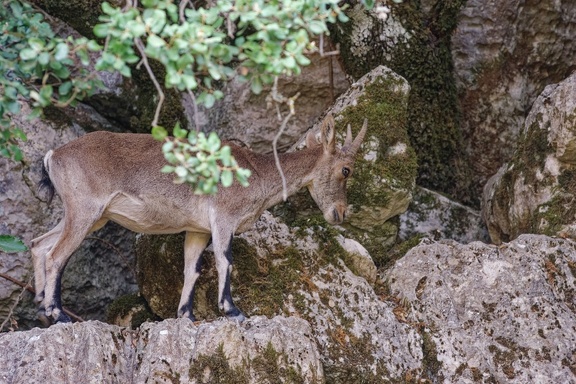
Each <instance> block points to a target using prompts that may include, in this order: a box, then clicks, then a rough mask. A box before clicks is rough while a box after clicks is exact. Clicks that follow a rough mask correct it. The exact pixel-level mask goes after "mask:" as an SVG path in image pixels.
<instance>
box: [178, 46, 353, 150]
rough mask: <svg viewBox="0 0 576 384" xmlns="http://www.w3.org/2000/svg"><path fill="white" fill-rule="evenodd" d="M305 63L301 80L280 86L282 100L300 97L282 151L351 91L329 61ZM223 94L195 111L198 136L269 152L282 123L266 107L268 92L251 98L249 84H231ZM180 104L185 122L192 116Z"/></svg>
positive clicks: (280, 144) (314, 59)
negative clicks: (207, 134) (202, 133)
mask: <svg viewBox="0 0 576 384" xmlns="http://www.w3.org/2000/svg"><path fill="white" fill-rule="evenodd" d="M326 49H327V50H329V49H328V48H326ZM309 59H310V60H311V63H310V65H308V66H306V67H303V68H302V72H301V74H300V75H298V76H290V77H288V76H281V77H280V78H279V80H278V92H279V93H280V94H282V95H283V96H285V97H292V96H294V95H296V93H299V96H298V98H297V99H296V101H295V103H294V108H295V111H296V114H295V115H294V116H293V117H291V118H290V120H289V121H288V123H287V125H286V127H285V129H284V133H283V135H282V136H281V137H280V138H279V140H278V148H280V149H281V150H285V149H287V148H288V147H290V146H291V145H292V144H293V143H294V142H295V141H296V140H298V139H299V138H300V137H301V136H302V134H303V133H304V132H306V131H307V130H308V129H309V128H310V127H311V126H312V125H313V124H314V122H316V121H317V120H318V118H319V117H320V116H321V115H322V114H323V113H324V111H325V110H326V108H328V107H329V106H330V105H331V104H332V103H333V102H334V100H335V98H336V97H338V96H339V95H340V94H342V93H343V92H344V91H346V90H347V89H348V87H349V85H350V83H349V82H348V80H347V79H346V76H345V74H344V72H343V71H342V69H341V68H340V66H339V65H338V63H337V61H336V60H335V59H334V57H333V56H324V57H322V56H320V55H319V54H312V55H310V56H309ZM222 91H223V92H224V98H223V99H222V100H220V101H217V102H216V104H215V105H214V107H212V108H211V109H208V110H207V109H205V108H202V107H200V108H199V109H198V110H199V114H198V118H199V121H200V123H201V124H202V127H201V128H202V130H203V131H205V132H211V131H216V132H218V134H219V135H220V137H222V138H223V139H233V140H236V141H239V142H241V143H243V144H245V145H247V146H249V147H250V149H252V150H254V151H256V152H260V153H269V152H272V141H273V140H274V137H275V136H276V134H277V133H278V131H279V129H280V126H281V120H279V118H278V114H277V112H276V108H275V107H274V106H273V105H268V98H269V94H270V91H271V87H270V86H267V87H264V89H263V90H262V92H261V93H260V94H259V95H255V94H253V93H252V91H251V90H250V85H249V84H248V83H245V82H240V81H238V80H231V81H229V82H228V83H226V85H225V86H224V87H223V89H222ZM184 100H185V106H186V108H187V114H188V116H194V109H193V108H192V107H191V105H190V103H189V100H188V98H187V97H184ZM287 112H288V108H287V107H286V106H282V107H281V113H282V119H283V118H284V116H286V114H287ZM190 120H191V121H193V118H190Z"/></svg>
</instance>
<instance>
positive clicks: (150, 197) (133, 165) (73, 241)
mask: <svg viewBox="0 0 576 384" xmlns="http://www.w3.org/2000/svg"><path fill="white" fill-rule="evenodd" d="M366 125H367V123H366V121H365V122H364V126H363V127H362V130H361V131H360V133H359V134H358V136H357V137H356V139H355V140H352V134H351V132H350V127H348V134H347V137H346V141H345V143H344V146H343V147H342V148H341V149H337V148H336V142H335V132H334V120H333V119H332V117H331V116H328V117H327V118H326V119H325V120H324V122H323V124H322V129H321V140H320V141H321V142H320V143H318V142H317V141H316V140H315V139H314V137H313V135H308V137H307V140H306V143H307V148H306V149H304V150H302V151H298V152H293V153H286V154H282V155H280V162H281V164H282V168H283V170H284V173H285V175H286V182H287V189H288V194H289V195H291V194H294V193H295V192H297V191H298V190H299V189H300V188H302V187H304V186H306V187H308V189H309V190H310V193H311V194H312V197H313V198H314V201H315V202H316V203H317V204H318V206H319V207H320V209H321V210H322V212H323V214H324V217H325V218H326V221H328V222H329V223H331V224H339V223H341V222H342V221H343V220H344V218H345V217H346V207H347V203H346V181H347V179H348V178H349V177H350V176H351V175H352V171H353V166H354V158H355V155H356V152H357V151H358V148H359V147H360V144H361V143H362V140H363V138H364V135H365V133H366ZM229 145H230V147H231V148H232V153H233V155H234V157H235V158H236V161H237V162H238V164H239V165H240V166H241V167H243V168H248V169H250V170H251V171H252V176H251V177H250V180H249V181H250V186H249V187H246V188H244V187H242V186H240V185H239V184H237V183H234V184H233V185H232V186H231V187H229V188H220V189H219V191H218V193H217V194H216V195H214V196H199V195H195V194H194V192H193V189H192V188H190V187H189V186H187V185H182V184H180V185H179V184H174V183H173V182H172V176H171V175H167V174H163V173H162V172H160V170H161V169H162V167H163V166H164V165H165V164H166V160H165V159H164V157H163V154H162V150H161V146H162V143H160V142H158V141H156V140H154V139H153V138H152V137H151V136H150V135H144V134H119V133H110V132H94V133H89V134H87V135H85V136H83V137H81V138H79V139H76V140H74V141H72V142H70V143H68V144H66V145H64V146H62V147H60V148H58V149H56V150H54V151H50V152H48V153H47V154H46V156H45V158H44V168H45V170H46V172H45V177H44V178H43V181H42V183H43V184H44V185H46V186H48V187H49V188H50V189H51V190H52V192H53V191H54V190H55V191H56V192H57V193H58V195H59V196H60V198H61V199H62V203H63V206H64V218H63V219H62V220H61V221H60V222H59V223H58V225H56V227H54V228H53V229H52V230H51V231H50V232H48V233H46V234H44V235H42V236H40V237H38V238H36V239H34V240H33V241H32V256H33V260H34V277H35V285H36V293H37V295H36V300H37V302H38V303H39V307H40V308H39V312H40V317H41V318H42V319H44V320H46V321H48V322H50V323H53V322H67V321H70V319H69V318H68V316H67V315H66V314H64V312H63V311H62V304H61V295H60V293H61V292H60V291H61V288H60V287H61V284H60V283H61V277H62V273H63V271H64V268H65V266H66V263H67V262H68V260H69V258H70V256H71V255H72V253H73V252H74V251H75V250H76V249H77V248H78V247H79V246H80V243H81V242H82V240H83V239H84V238H85V237H86V235H87V234H89V233H90V232H93V231H95V230H97V229H99V228H101V227H102V226H104V224H106V222H108V221H109V220H112V221H115V222H117V223H119V224H120V225H122V226H124V227H126V228H128V229H130V230H133V231H135V232H140V233H148V234H168V233H178V232H182V231H185V232H186V238H185V244H184V259H185V263H184V265H185V266H184V287H183V289H182V295H181V299H180V304H179V307H178V316H181V317H189V318H190V319H193V320H194V316H193V314H192V304H193V298H194V286H195V283H196V280H197V278H198V276H199V274H200V266H201V257H200V256H201V254H202V251H203V250H204V248H205V247H206V245H207V244H208V241H209V240H210V238H212V243H213V246H214V255H215V260H216V268H217V270H218V304H219V308H220V310H222V311H223V312H224V313H225V314H226V316H228V317H230V318H233V319H236V320H239V321H242V320H243V319H244V318H245V317H244V315H243V314H242V312H240V310H239V309H238V308H237V307H236V306H235V305H234V303H233V301H232V295H231V290H230V272H231V268H232V253H231V243H232V237H233V235H234V234H235V233H241V232H243V231H246V230H248V229H249V228H250V227H251V226H252V225H253V223H254V222H255V221H256V220H257V219H258V217H259V216H260V215H261V214H262V212H263V211H264V210H265V209H267V208H269V207H271V206H273V205H275V204H277V203H279V202H280V201H281V200H282V182H281V178H280V175H279V173H278V170H277V169H276V167H275V164H274V160H273V158H272V156H271V155H261V154H257V153H254V152H251V151H249V150H248V149H246V148H241V147H237V146H234V145H232V144H229Z"/></svg>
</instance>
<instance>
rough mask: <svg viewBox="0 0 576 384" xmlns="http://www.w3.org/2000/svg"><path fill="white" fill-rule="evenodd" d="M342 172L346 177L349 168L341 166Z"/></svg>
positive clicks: (348, 173)
mask: <svg viewBox="0 0 576 384" xmlns="http://www.w3.org/2000/svg"><path fill="white" fill-rule="evenodd" d="M342 174H343V175H344V177H348V176H349V175H350V168H348V167H344V168H342Z"/></svg>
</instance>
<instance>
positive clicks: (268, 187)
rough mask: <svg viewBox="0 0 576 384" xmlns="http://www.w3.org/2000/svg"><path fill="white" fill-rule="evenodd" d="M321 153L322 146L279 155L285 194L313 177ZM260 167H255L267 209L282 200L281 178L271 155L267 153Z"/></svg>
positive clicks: (310, 180) (293, 191) (303, 184)
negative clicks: (284, 181) (284, 182)
mask: <svg viewBox="0 0 576 384" xmlns="http://www.w3.org/2000/svg"><path fill="white" fill-rule="evenodd" d="M321 155H322V148H321V147H319V148H312V149H303V150H301V151H297V152H290V153H283V154H280V155H279V159H280V165H281V167H282V171H283V173H284V177H285V179H286V190H287V195H288V196H291V195H293V194H295V193H296V192H298V191H299V190H300V189H301V188H302V187H305V186H307V185H308V184H310V183H311V182H312V180H313V178H314V170H315V168H316V164H317V162H318V160H319V158H320V156H321ZM264 160H265V161H264V164H263V167H262V168H261V169H256V172H257V173H258V175H253V176H257V177H259V178H261V182H262V184H261V186H262V189H263V193H264V199H265V201H266V207H265V209H268V208H270V207H272V206H274V205H276V204H278V203H280V202H281V201H282V200H283V188H282V178H281V177H280V173H279V172H278V169H277V167H276V163H275V161H274V156H273V155H267V156H266V158H265V159H264Z"/></svg>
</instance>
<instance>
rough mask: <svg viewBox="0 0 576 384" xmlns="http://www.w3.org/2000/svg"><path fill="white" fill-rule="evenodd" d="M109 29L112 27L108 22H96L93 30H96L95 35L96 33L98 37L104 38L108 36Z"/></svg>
mask: <svg viewBox="0 0 576 384" xmlns="http://www.w3.org/2000/svg"><path fill="white" fill-rule="evenodd" d="M109 29H110V27H109V25H108V24H96V25H95V26H94V29H93V30H92V31H93V32H94V35H96V37H101V38H104V37H106V36H108V31H109Z"/></svg>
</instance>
